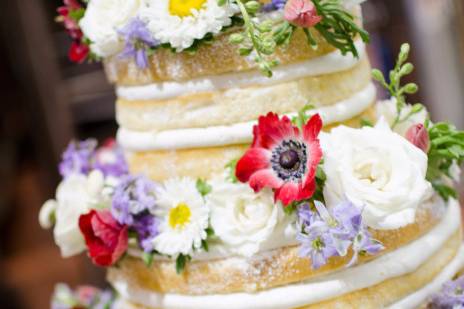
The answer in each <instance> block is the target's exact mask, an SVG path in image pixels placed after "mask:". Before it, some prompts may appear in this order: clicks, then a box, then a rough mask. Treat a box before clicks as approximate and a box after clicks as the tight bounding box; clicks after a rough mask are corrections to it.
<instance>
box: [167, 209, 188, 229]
mask: <svg viewBox="0 0 464 309" xmlns="http://www.w3.org/2000/svg"><path fill="white" fill-rule="evenodd" d="M191 216H192V212H191V211H190V208H189V206H188V205H187V204H185V203H180V204H178V205H177V206H176V207H174V208H172V209H171V210H170V211H169V225H170V226H171V228H173V229H175V228H178V227H180V228H183V227H184V226H185V224H187V223H189V222H190V217H191Z"/></svg>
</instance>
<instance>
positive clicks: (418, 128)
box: [406, 123, 430, 153]
mask: <svg viewBox="0 0 464 309" xmlns="http://www.w3.org/2000/svg"><path fill="white" fill-rule="evenodd" d="M406 139H407V140H408V141H410V142H411V143H412V144H413V145H414V146H416V147H417V148H419V149H421V150H422V151H423V152H425V153H427V152H428V151H429V145H430V138H429V132H428V131H427V129H426V128H425V126H424V125H423V124H422V123H418V124H415V125H413V126H411V127H410V128H409V129H408V131H407V132H406Z"/></svg>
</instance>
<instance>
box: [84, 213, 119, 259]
mask: <svg viewBox="0 0 464 309" xmlns="http://www.w3.org/2000/svg"><path fill="white" fill-rule="evenodd" d="M79 228H80V230H81V232H82V234H83V235H84V238H85V242H86V244H87V248H88V250H89V255H90V257H91V258H92V261H93V262H94V263H95V264H96V265H99V266H111V265H113V264H114V263H116V262H117V261H118V260H119V259H120V258H121V257H122V255H123V254H124V252H126V250H127V244H128V232H127V231H128V227H127V226H126V225H121V224H119V223H118V222H117V221H116V220H115V219H114V218H113V216H112V215H111V212H110V211H109V210H102V211H95V210H91V211H90V212H89V213H88V214H85V215H81V216H80V218H79Z"/></svg>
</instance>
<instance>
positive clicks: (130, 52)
mask: <svg viewBox="0 0 464 309" xmlns="http://www.w3.org/2000/svg"><path fill="white" fill-rule="evenodd" d="M119 35H121V36H122V37H123V38H124V41H125V42H126V44H125V48H124V50H123V51H122V53H121V54H120V57H121V58H134V60H135V63H136V64H137V66H138V67H139V68H141V69H146V68H148V55H147V48H150V47H155V46H157V45H158V44H159V42H158V41H157V40H155V39H154V38H153V36H152V34H151V33H150V30H148V28H147V25H146V24H145V22H143V21H142V20H141V19H140V18H138V17H135V18H133V19H131V21H130V22H129V23H128V24H127V25H126V26H124V27H123V28H122V29H121V30H120V31H119Z"/></svg>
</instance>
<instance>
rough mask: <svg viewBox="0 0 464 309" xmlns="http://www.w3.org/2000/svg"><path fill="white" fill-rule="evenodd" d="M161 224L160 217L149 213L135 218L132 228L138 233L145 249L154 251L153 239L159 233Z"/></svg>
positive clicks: (141, 244)
mask: <svg viewBox="0 0 464 309" xmlns="http://www.w3.org/2000/svg"><path fill="white" fill-rule="evenodd" d="M159 224H160V221H159V219H158V218H156V217H154V216H153V215H151V214H149V213H146V214H144V215H140V216H137V217H136V218H135V220H134V224H133V225H132V229H133V230H134V231H135V232H136V233H137V236H138V241H139V244H140V247H141V248H142V249H143V251H145V252H152V251H153V250H154V247H153V239H154V238H155V237H156V236H158V234H159Z"/></svg>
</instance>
